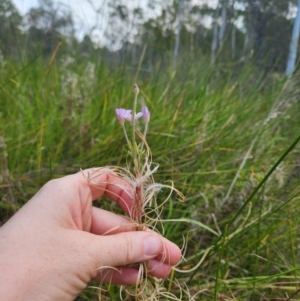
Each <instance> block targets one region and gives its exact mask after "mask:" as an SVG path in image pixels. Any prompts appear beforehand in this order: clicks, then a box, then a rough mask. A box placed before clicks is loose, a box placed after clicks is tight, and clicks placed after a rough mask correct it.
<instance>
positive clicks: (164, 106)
mask: <svg viewBox="0 0 300 301" xmlns="http://www.w3.org/2000/svg"><path fill="white" fill-rule="evenodd" d="M3 64H5V65H3V66H2V67H1V71H0V75H1V77H0V86H1V90H0V99H1V105H0V107H1V110H0V114H1V119H0V136H1V142H0V147H1V152H0V159H1V162H2V165H1V171H0V172H1V183H0V185H1V200H2V201H1V207H0V213H1V219H2V222H4V221H5V220H6V219H7V218H8V217H9V216H10V215H11V214H12V213H13V211H14V210H16V209H17V208H19V207H20V206H22V205H23V204H24V203H25V202H26V201H27V200H28V199H29V198H30V197H31V196H32V195H33V194H34V193H35V192H36V191H37V190H38V189H39V187H40V186H41V185H42V184H43V183H44V182H46V181H47V180H49V179H51V178H56V177H59V176H62V175H64V174H68V173H70V172H76V171H78V170H79V169H80V168H86V167H91V166H105V165H118V166H125V163H126V155H127V151H126V143H125V141H124V137H123V135H122V130H121V129H120V126H119V124H118V122H117V121H116V118H115V116H114V110H115V108H116V106H121V107H122V106H123V107H130V106H131V101H132V96H133V93H132V82H133V78H134V74H135V70H132V69H131V68H128V67H127V65H120V67H119V68H114V69H110V68H109V67H108V66H107V65H106V63H105V62H104V61H101V60H99V61H97V62H96V61H94V62H89V61H85V60H84V59H81V61H80V60H76V59H75V60H74V58H71V57H64V58H56V59H55V60H54V61H53V62H52V63H51V64H46V63H45V62H44V60H43V58H41V57H40V58H37V59H36V60H35V61H31V62H30V61H29V62H28V64H27V65H26V67H25V68H22V66H20V64H19V63H18V62H12V61H5V62H3ZM4 66H5V67H4ZM178 68H179V69H178V70H181V72H177V73H176V74H175V75H174V74H173V75H172V73H171V72H168V70H167V69H164V70H162V69H161V67H160V66H159V65H158V66H157V67H156V68H155V69H154V70H153V73H152V75H151V76H148V75H146V74H143V72H142V71H141V74H140V76H139V78H138V83H139V87H140V89H141V93H140V95H141V96H140V99H139V101H140V102H145V103H146V104H147V106H148V107H149V110H150V111H151V122H150V129H149V132H148V143H149V145H150V147H151V149H152V153H153V160H154V162H157V163H159V164H160V168H159V170H158V172H157V174H156V177H155V180H156V181H157V182H165V181H168V180H173V181H174V183H175V187H176V188H178V189H179V190H181V191H182V192H183V193H184V194H185V196H186V201H185V202H184V203H179V202H178V201H176V199H172V200H171V201H170V203H169V205H168V207H167V208H165V210H164V213H163V216H162V218H165V219H170V220H171V221H169V222H167V223H166V224H165V235H166V236H167V237H168V238H170V239H171V240H173V241H174V242H176V243H177V244H179V245H182V244H183V237H182V235H183V236H185V237H186V238H187V249H186V253H185V259H186V261H183V262H182V264H181V265H180V267H179V269H184V270H185V269H189V268H191V267H193V266H195V265H196V264H197V262H199V260H202V261H201V264H200V266H199V267H198V268H197V269H195V270H194V271H193V272H190V273H187V274H180V273H177V272H176V277H177V278H178V279H179V281H180V282H186V283H187V287H188V288H189V290H190V294H192V295H193V294H196V293H197V292H200V293H199V295H198V296H199V298H200V296H201V297H202V298H204V299H206V300H217V299H218V298H221V296H224V298H236V299H237V300H244V299H245V298H248V299H251V300H256V299H257V298H258V297H257V296H259V295H261V294H264V296H265V297H266V298H270V299H272V298H273V297H275V296H276V297H279V296H281V297H284V296H286V293H288V294H290V293H291V292H293V291H294V290H296V288H297V281H298V280H297V279H298V277H299V267H300V263H299V260H298V259H297V258H298V257H299V256H297V254H298V244H299V242H298V241H299V237H298V232H299V229H298V224H299V216H300V215H299V210H298V208H299V196H298V194H299V188H298V187H297V186H298V183H299V181H298V174H299V170H298V169H299V166H298V164H299V163H298V162H299V147H298V146H297V145H296V146H295V147H294V148H292V150H291V151H290V152H289V153H288V155H287V156H286V157H285V159H284V160H283V161H282V162H281V163H280V165H279V167H277V168H276V169H275V170H274V171H273V172H272V173H271V175H270V177H269V179H268V180H267V181H266V182H265V183H264V184H263V186H262V187H261V189H260V190H259V191H257V192H256V193H255V194H254V195H253V196H252V199H251V202H248V201H247V200H248V198H249V197H250V195H251V193H253V191H255V190H254V189H255V188H256V187H257V186H258V185H259V183H260V182H261V181H262V180H263V179H264V176H265V175H266V174H267V172H268V171H269V170H270V169H271V168H272V166H273V165H274V164H275V162H276V161H277V160H278V159H279V158H280V156H281V155H282V154H283V153H284V152H285V151H286V150H287V149H288V147H289V145H290V144H291V143H292V141H293V140H295V139H296V138H297V136H298V135H299V131H298V128H299V118H298V114H297V112H298V110H299V108H298V103H297V102H295V100H296V99H297V97H298V95H299V94H298V93H299V91H298V88H297V85H296V83H295V82H294V81H293V80H289V81H286V80H285V79H278V78H274V77H272V76H268V77H267V78H263V76H259V75H260V74H259V71H257V70H256V69H255V68H253V66H251V65H249V66H244V67H243V68H241V69H240V71H239V77H238V78H237V77H236V76H235V75H234V74H233V73H232V72H228V71H227V70H228V68H227V64H224V65H223V66H221V65H219V66H210V65H209V64H208V63H207V60H203V61H199V62H197V63H195V62H194V61H189V62H188V61H183V62H181V63H180V65H179V66H178ZM253 75H255V76H253ZM252 144H253V148H252V149H251V151H250V154H249V155H248V156H247V151H248V150H249V147H250V146H251V145H252ZM245 157H246V158H247V160H246V161H245V164H244V166H243V167H242V168H240V166H241V163H242V161H243V159H244V158H245ZM237 173H238V175H239V176H238V177H237V179H236V182H235V183H234V185H233V189H232V191H231V192H230V193H229V195H228V197H227V198H226V195H227V193H228V190H229V187H230V185H231V184H232V181H233V179H234V177H235V175H236V174H237ZM166 193H167V192H166ZM163 196H164V192H162V196H161V198H162V199H161V201H163ZM101 206H102V207H103V208H108V209H110V210H117V208H116V207H115V206H114V205H112V204H111V203H109V202H105V201H104V203H101ZM174 219H179V221H180V220H181V222H179V221H176V222H173V221H172V220H174ZM170 287H171V288H172V292H173V293H176V291H177V290H178V288H177V287H176V285H175V283H170ZM92 291H93V290H92V289H87V290H86V291H85V292H84V293H83V294H82V296H81V297H79V299H78V300H96V297H95V295H94V297H93V293H92ZM178 293H179V292H178ZM109 295H110V296H114V297H112V298H113V299H115V300H116V298H118V297H116V296H118V295H117V293H116V291H115V288H113V287H112V288H110V292H109ZM197 298H198V297H195V299H197Z"/></svg>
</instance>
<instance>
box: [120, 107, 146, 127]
mask: <svg viewBox="0 0 300 301" xmlns="http://www.w3.org/2000/svg"><path fill="white" fill-rule="evenodd" d="M131 112H132V110H126V109H116V115H117V118H118V120H119V122H120V123H121V124H124V122H125V120H128V121H130V122H131V121H132V113H131ZM143 115H144V114H143V113H142V112H139V113H137V114H135V116H134V119H135V120H137V119H139V118H140V117H142V116H143Z"/></svg>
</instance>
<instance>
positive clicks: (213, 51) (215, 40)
mask: <svg viewBox="0 0 300 301" xmlns="http://www.w3.org/2000/svg"><path fill="white" fill-rule="evenodd" d="M218 17H219V7H217V8H216V12H215V16H214V31H213V38H212V42H211V54H210V61H211V62H213V61H214V59H215V56H216V52H217V48H218V31H219V29H218Z"/></svg>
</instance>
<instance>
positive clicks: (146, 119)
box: [142, 106, 150, 123]
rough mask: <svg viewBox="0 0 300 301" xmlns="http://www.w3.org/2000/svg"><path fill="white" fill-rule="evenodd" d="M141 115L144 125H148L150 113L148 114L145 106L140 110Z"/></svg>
mask: <svg viewBox="0 0 300 301" xmlns="http://www.w3.org/2000/svg"><path fill="white" fill-rule="evenodd" d="M142 114H143V117H144V121H145V122H146V123H148V122H149V120H150V112H149V110H148V108H147V107H146V106H143V108H142Z"/></svg>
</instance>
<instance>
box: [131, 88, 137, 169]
mask: <svg viewBox="0 0 300 301" xmlns="http://www.w3.org/2000/svg"><path fill="white" fill-rule="evenodd" d="M135 85H136V84H135ZM136 92H137V93H136ZM137 97H138V91H135V93H134V102H133V108H132V155H133V163H134V167H135V169H136V170H137V169H138V166H136V165H137V160H136V154H137V150H136V143H135V114H136V106H137Z"/></svg>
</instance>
